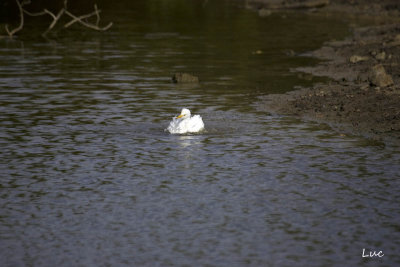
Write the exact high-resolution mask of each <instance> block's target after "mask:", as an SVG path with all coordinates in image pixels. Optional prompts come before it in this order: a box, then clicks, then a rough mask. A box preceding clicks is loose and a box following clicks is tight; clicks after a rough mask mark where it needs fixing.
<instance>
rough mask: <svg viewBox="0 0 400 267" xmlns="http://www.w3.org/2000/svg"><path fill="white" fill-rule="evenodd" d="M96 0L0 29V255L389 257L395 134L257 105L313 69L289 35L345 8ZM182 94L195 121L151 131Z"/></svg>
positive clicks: (147, 262)
mask: <svg viewBox="0 0 400 267" xmlns="http://www.w3.org/2000/svg"><path fill="white" fill-rule="evenodd" d="M104 2H105V1H104ZM204 3H205V4H204ZM99 7H100V8H102V9H103V13H102V15H103V20H102V22H104V24H107V23H108V22H109V21H113V22H114V24H115V25H114V27H113V28H111V29H110V30H109V31H107V32H104V33H98V32H92V31H89V30H86V29H83V28H81V27H75V28H71V29H69V30H61V31H59V32H58V33H57V36H53V41H46V40H43V39H40V38H36V37H35V36H37V35H38V34H39V33H40V32H41V31H42V29H40V27H39V26H37V27H33V26H32V25H31V26H30V27H31V28H29V26H27V30H28V29H29V32H26V33H24V35H23V36H21V38H19V39H16V40H6V39H2V40H0V112H1V113H0V158H1V161H0V263H1V264H0V265H1V266H57V265H59V266H171V265H174V266H185V265H186V266H331V265H335V266H356V265H361V264H366V265H371V266H373V265H374V266H375V265H376V264H381V265H386V266H394V265H396V264H399V263H400V259H399V256H398V255H399V245H400V241H399V240H400V238H399V237H400V231H399V224H398V221H399V219H400V210H399V208H398V201H397V199H398V197H399V195H400V188H399V178H400V177H399V172H400V167H399V162H400V153H399V149H398V148H397V147H387V146H386V147H385V146H383V145H377V144H376V143H372V142H369V141H367V140H364V139H362V138H359V137H347V136H341V135H340V134H338V133H335V132H333V131H332V130H330V129H329V128H326V127H324V126H321V125H316V124H312V123H306V122H302V121H299V120H296V119H292V118H287V117H279V116H268V115H266V114H264V113H260V112H257V110H256V104H255V103H256V101H257V97H258V96H260V95H263V94H268V93H276V92H285V91H288V90H292V89H293V87H294V86H296V85H308V84H310V83H311V82H312V81H307V80H302V79H300V78H298V74H297V73H292V72H290V71H289V69H291V68H294V67H298V66H304V65H308V64H312V63H313V62H314V60H312V59H310V58H306V57H298V56H289V55H287V52H288V51H289V50H293V51H295V52H296V53H303V52H307V51H310V50H313V49H315V48H317V47H319V46H320V45H321V44H322V43H323V42H324V41H327V40H331V39H340V38H343V37H344V36H346V34H347V25H346V24H344V23H343V22H341V21H340V20H334V19H324V18H316V17H314V18H312V17H307V16H305V15H299V14H273V15H271V16H270V17H267V18H259V17H258V16H257V14H256V13H253V12H250V11H247V10H244V9H241V8H237V7H236V4H234V3H231V2H229V1H205V2H203V1H178V0H175V1H155V0H154V1H144V0H143V1H131V2H128V1H123V2H121V1H119V2H117V3H111V2H108V3H107V2H106V3H103V2H99ZM257 51H261V52H257ZM177 71H180V72H189V73H194V74H196V75H197V76H199V78H200V80H201V83H200V84H198V85H176V84H172V83H171V81H170V77H171V75H172V73H174V72H177ZM314 81H315V80H314ZM182 107H188V108H190V109H191V110H192V112H193V113H194V114H201V115H202V117H203V120H204V122H205V127H206V130H207V131H206V132H204V133H202V134H198V135H183V136H179V135H170V134H168V133H167V132H165V131H164V129H165V128H166V127H167V126H168V123H169V121H170V119H171V118H172V117H173V116H174V115H176V114H177V113H179V111H180V109H181V108H182ZM363 248H366V249H370V250H382V251H383V252H384V254H385V256H384V257H383V258H381V259H371V260H365V259H363V258H362V249H363Z"/></svg>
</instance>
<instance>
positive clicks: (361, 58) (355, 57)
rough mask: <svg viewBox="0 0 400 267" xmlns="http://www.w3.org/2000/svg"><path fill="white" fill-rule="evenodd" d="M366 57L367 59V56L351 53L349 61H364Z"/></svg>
mask: <svg viewBox="0 0 400 267" xmlns="http://www.w3.org/2000/svg"><path fill="white" fill-rule="evenodd" d="M368 59H369V57H363V56H358V55H353V56H351V57H350V59H349V61H350V62H351V63H357V62H360V61H366V60H368Z"/></svg>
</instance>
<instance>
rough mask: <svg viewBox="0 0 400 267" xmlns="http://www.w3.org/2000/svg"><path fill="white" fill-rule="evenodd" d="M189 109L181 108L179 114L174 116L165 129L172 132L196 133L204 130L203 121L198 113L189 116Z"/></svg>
mask: <svg viewBox="0 0 400 267" xmlns="http://www.w3.org/2000/svg"><path fill="white" fill-rule="evenodd" d="M190 115H191V113H190V110H188V109H187V108H183V109H182V111H181V114H180V115H179V116H177V117H174V118H173V119H172V121H171V122H170V123H169V126H168V128H167V130H168V131H169V132H170V133H172V134H184V133H197V132H200V131H201V130H204V122H203V120H202V118H201V116H200V115H194V116H193V117H191V116H190Z"/></svg>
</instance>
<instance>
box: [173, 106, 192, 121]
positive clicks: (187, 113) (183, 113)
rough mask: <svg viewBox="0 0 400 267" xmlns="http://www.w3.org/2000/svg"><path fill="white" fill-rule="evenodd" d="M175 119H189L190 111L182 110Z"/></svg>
mask: <svg viewBox="0 0 400 267" xmlns="http://www.w3.org/2000/svg"><path fill="white" fill-rule="evenodd" d="M176 118H177V119H180V118H184V119H187V118H190V110H188V109H187V108H183V109H182V111H181V114H180V115H179V116H178V117H176Z"/></svg>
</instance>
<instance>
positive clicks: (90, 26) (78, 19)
mask: <svg viewBox="0 0 400 267" xmlns="http://www.w3.org/2000/svg"><path fill="white" fill-rule="evenodd" d="M65 14H67V15H68V16H70V17H71V18H73V19H74V20H76V21H77V22H79V23H80V24H82V25H83V26H86V27H88V28H91V29H94V30H98V31H105V30H108V29H109V28H110V27H111V26H112V25H113V23H112V22H110V23H109V24H108V25H107V26H105V27H103V28H101V27H98V26H96V25H94V24H90V23H87V22H84V21H82V19H80V18H78V17H76V16H75V15H74V14H72V13H71V12H69V11H68V10H65Z"/></svg>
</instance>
